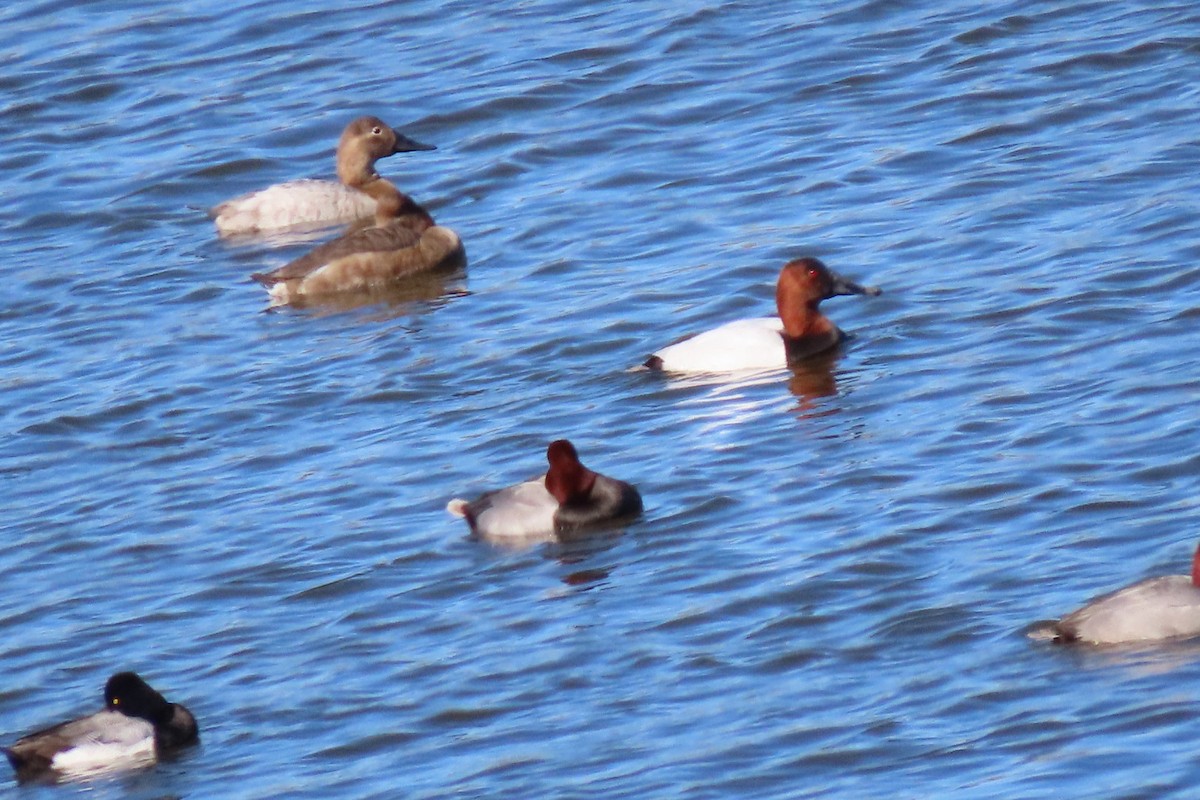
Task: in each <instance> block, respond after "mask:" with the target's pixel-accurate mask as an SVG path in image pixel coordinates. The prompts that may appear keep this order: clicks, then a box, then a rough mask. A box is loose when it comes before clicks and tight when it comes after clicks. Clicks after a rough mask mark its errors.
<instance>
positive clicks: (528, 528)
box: [446, 439, 642, 541]
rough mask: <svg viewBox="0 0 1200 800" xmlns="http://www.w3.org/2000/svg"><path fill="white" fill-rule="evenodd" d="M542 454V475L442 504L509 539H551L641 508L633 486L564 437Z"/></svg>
mask: <svg viewBox="0 0 1200 800" xmlns="http://www.w3.org/2000/svg"><path fill="white" fill-rule="evenodd" d="M546 460H547V461H548V462H549V463H550V469H548V470H547V471H546V474H545V475H541V476H538V477H536V478H533V479H532V480H528V481H525V482H524V483H518V484H516V485H514V486H509V487H507V488H505V489H498V490H496V491H492V492H487V493H486V494H484V495H483V496H481V497H479V498H478V499H476V500H471V501H467V500H459V499H455V500H451V501H450V503H449V504H447V506H446V510H447V511H449V512H450V513H451V514H453V515H454V516H456V517H464V518H465V519H466V520H467V524H468V525H470V526H471V532H472V533H474V534H476V535H478V536H481V537H483V538H486V539H498V540H510V541H531V540H535V539H551V538H554V537H556V536H563V535H567V534H571V533H574V532H576V531H579V530H581V529H585V528H590V527H593V526H596V525H600V524H603V523H606V522H612V521H614V520H619V519H624V518H629V517H634V516H636V515H638V514H640V513H641V512H642V496H641V495H640V494H638V491H637V489H635V488H633V486H631V485H630V484H628V483H626V482H625V481H620V480H617V479H616V478H610V477H608V476H606V475H601V474H600V473H598V472H592V471H591V470H590V469H588V468H587V467H585V466H584V465H583V464H581V463H580V462H579V455H578V454H577V453H576V452H575V446H574V445H572V444H571V443H570V442H568V441H567V440H566V439H559V440H557V441H554V442H551V443H550V446H549V447H548V448H547V449H546Z"/></svg>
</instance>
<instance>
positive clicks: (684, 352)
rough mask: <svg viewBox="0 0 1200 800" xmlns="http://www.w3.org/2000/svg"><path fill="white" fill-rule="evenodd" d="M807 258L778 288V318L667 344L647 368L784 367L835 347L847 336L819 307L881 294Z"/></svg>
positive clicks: (787, 269)
mask: <svg viewBox="0 0 1200 800" xmlns="http://www.w3.org/2000/svg"><path fill="white" fill-rule="evenodd" d="M882 293H883V290H882V289H880V288H879V287H877V286H860V285H859V284H857V283H855V282H853V281H850V280H847V279H845V278H843V277H842V276H840V275H838V274H837V273H836V272H833V271H832V270H831V269H829V268H828V267H826V266H825V265H824V264H823V263H822V262H821V261H820V260H819V259H816V258H812V257H810V256H806V257H804V258H798V259H796V260H795V261H789V262H788V263H787V264H786V265H785V266H784V267H783V270H782V271H781V272H780V273H779V280H778V282H777V283H776V286H775V305H776V307H777V309H778V312H779V316H777V317H760V318H755V319H741V320H737V321H735V322H729V323H726V324H724V325H722V326H720V327H719V328H713V329H712V330H709V331H705V332H704V333H700V334H696V335H695V336H691V337H689V338H687V339H683V340H682V341H680V342H676V343H675V344H672V345H668V346H667V347H664V348H663V349H661V350H659V351H657V352H656V353H654V355H652V356H650V358H648V359H647V360H646V362H645V364H644V366H646V367H649V368H650V369H654V370H667V371H670V372H734V371H738V370H762V369H780V368H783V367H786V366H787V365H788V364H791V363H794V362H796V361H799V360H801V359H804V358H808V357H809V356H812V355H816V354H817V353H821V352H824V351H826V350H829V349H830V348H833V347H835V346H836V345H837V344H838V343H839V342H840V341H841V340H842V338H843V337H844V334H843V333H842V332H841V331H840V330H838V327H837V326H836V325H834V324H833V321H832V320H831V319H829V317H827V316H825V315H824V314H822V313H821V311H820V309H819V308H818V306H819V305H820V303H821V301H822V300H827V299H829V298H830V297H836V296H838V295H844V294H865V295H872V296H874V295H879V294H882Z"/></svg>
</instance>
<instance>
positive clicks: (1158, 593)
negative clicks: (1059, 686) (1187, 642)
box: [1029, 547, 1200, 644]
mask: <svg viewBox="0 0 1200 800" xmlns="http://www.w3.org/2000/svg"><path fill="white" fill-rule="evenodd" d="M1029 636H1030V637H1032V638H1034V639H1052V640H1054V641H1057V642H1082V643H1085V644H1127V643H1133V642H1151V641H1156V640H1162V639H1180V638H1185V637H1189V636H1200V547H1197V548H1196V552H1195V554H1194V555H1193V556H1192V574H1191V575H1165V576H1163V577H1160V578H1147V579H1146V580H1144V581H1139V582H1138V583H1135V584H1133V585H1132V586H1126V587H1125V588H1124V589H1118V590H1117V591H1115V592H1110V593H1109V594H1106V595H1102V596H1100V597H1097V598H1096V599H1095V600H1092V601H1091V602H1089V603H1088V604H1087V605H1085V606H1084V607H1083V608H1080V609H1078V610H1077V611H1073V612H1071V613H1070V614H1068V615H1067V616H1065V617H1063V618H1062V619H1060V620H1057V621H1055V622H1048V623H1041V624H1039V625H1037V626H1035V627H1034V628H1033V629H1032V630H1031V631H1030V632H1029Z"/></svg>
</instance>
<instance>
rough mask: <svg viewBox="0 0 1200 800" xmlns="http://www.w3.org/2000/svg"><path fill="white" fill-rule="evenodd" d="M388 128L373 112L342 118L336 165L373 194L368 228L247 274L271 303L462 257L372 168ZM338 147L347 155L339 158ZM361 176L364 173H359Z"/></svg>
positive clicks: (390, 148)
mask: <svg viewBox="0 0 1200 800" xmlns="http://www.w3.org/2000/svg"><path fill="white" fill-rule="evenodd" d="M395 142H396V133H395V132H394V131H393V130H392V129H391V128H389V127H388V126H387V125H385V124H384V123H383V122H382V121H380V120H378V119H376V118H375V117H363V118H361V119H357V120H355V121H354V122H352V123H350V126H349V127H348V128H346V132H345V133H344V134H342V143H341V144H340V145H339V146H338V152H339V158H338V171H339V174H341V175H342V179H343V180H344V181H346V182H347V183H349V182H350V180H354V182H355V184H354V185H355V186H357V188H358V189H360V190H361V191H363V192H365V193H367V194H368V195H370V196H371V197H373V198H375V201H376V210H375V226H374V227H370V228H363V229H361V230H356V231H351V232H350V233H347V234H345V235H344V236H340V237H338V238H337V239H334V240H333V241H330V242H326V243H325V244H323V245H321V246H319V247H317V248H316V249H315V250H313V251H311V252H310V253H308V254H307V255H304V256H301V257H300V258H298V259H296V260H295V261H292V262H290V263H288V264H286V265H284V266H282V267H280V268H279V269H277V270H275V271H274V272H268V273H258V274H255V275H252V276H251V277H253V278H254V279H255V280H257V281H258V282H260V283H262V284H263V285H264V286H266V287H267V291H268V292H269V293H270V295H271V305H272V306H278V305H285V304H287V303H291V302H295V301H298V300H305V299H313V298H316V297H320V296H328V295H331V294H336V293H339V292H361V291H371V290H378V289H383V288H386V287H388V286H392V285H394V284H396V283H397V282H399V281H402V280H404V279H405V278H407V277H411V276H413V275H416V274H419V273H423V272H428V271H431V270H436V269H440V268H444V267H449V266H453V265H457V264H460V263H462V260H463V258H464V253H463V247H462V241H461V240H460V239H459V238H458V234H456V233H455V232H454V231H452V230H450V229H449V228H445V227H442V226H440V225H436V224H434V221H433V217H431V216H430V215H429V212H428V211H426V210H425V209H424V208H422V207H421V206H420V205H418V204H417V203H416V201H414V200H413V199H412V198H411V197H409V196H408V195H406V194H404V193H402V192H401V191H400V190H399V189H397V188H396V186H395V184H393V183H392V182H391V181H389V180H387V179H386V178H382V177H380V176H379V175H377V174H376V173H375V171H374V164H375V161H376V160H377V159H379V158H383V157H384V156H388V155H391V154H392V153H393V152H396V151H395ZM343 151H346V152H348V153H352V154H354V158H349V157H347V158H344V159H343V158H342V157H341V153H342V152H343ZM364 176H365V177H364Z"/></svg>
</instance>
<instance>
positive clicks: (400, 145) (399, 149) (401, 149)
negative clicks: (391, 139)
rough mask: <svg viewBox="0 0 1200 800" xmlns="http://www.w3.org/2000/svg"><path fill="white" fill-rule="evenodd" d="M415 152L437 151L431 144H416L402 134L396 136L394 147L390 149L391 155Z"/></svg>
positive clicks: (414, 140) (416, 142) (413, 140)
mask: <svg viewBox="0 0 1200 800" xmlns="http://www.w3.org/2000/svg"><path fill="white" fill-rule="evenodd" d="M416 150H437V148H436V147H435V146H433V145H431V144H423V143H421V142H418V141H417V140H416V139H410V138H408V137H407V136H405V135H404V134H401V133H397V134H396V146H395V147H394V148H392V153H393V154H395V153H411V152H414V151H416Z"/></svg>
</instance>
